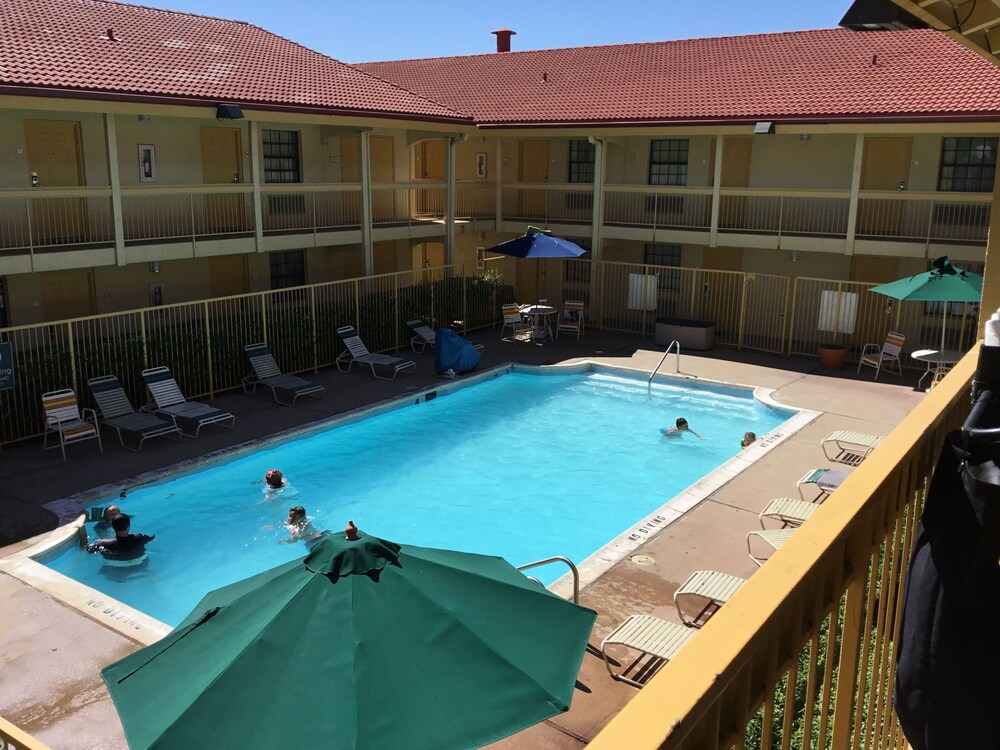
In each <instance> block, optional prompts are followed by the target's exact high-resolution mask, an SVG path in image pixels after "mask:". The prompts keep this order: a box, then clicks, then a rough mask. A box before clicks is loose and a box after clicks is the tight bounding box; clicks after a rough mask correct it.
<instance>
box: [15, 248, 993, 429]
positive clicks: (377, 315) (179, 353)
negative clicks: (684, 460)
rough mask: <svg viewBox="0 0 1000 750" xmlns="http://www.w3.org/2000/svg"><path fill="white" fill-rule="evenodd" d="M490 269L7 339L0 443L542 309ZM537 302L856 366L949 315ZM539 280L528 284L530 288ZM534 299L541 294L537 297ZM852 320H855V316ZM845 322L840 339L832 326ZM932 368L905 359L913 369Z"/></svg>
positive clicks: (428, 271)
mask: <svg viewBox="0 0 1000 750" xmlns="http://www.w3.org/2000/svg"><path fill="white" fill-rule="evenodd" d="M538 262H539V261H521V260H517V259H515V258H507V257H501V258H492V259H490V260H488V261H486V262H485V263H484V264H481V265H480V264H477V263H467V264H459V265H453V266H444V267H436V268H424V269H419V270H414V271H402V272H398V273H393V274H385V275H380V276H370V277H364V278H356V279H348V280H344V281H335V282H329V283H324V284H314V285H310V286H302V287H294V288H291V289H281V290H276V291H269V292H259V293H253V294H243V295H238V296H232V297H221V298H217V299H211V300H201V301H197V302H186V303H178V304H173V305H164V306H161V307H151V308H145V309H142V310H130V311H125V312H118V313H109V314H105V315H96V316H91V317H86V318H77V319H73V320H63V321H58V322H52V323H40V324H35V325H29V326H20V327H16V328H7V329H4V330H0V340H2V341H9V342H11V343H12V345H13V350H14V356H15V366H16V370H15V372H16V377H15V388H14V389H12V390H8V391H2V392H0V414H2V416H0V441H2V442H12V441H16V440H21V439H24V438H29V437H33V436H36V435H39V434H41V431H42V429H43V421H42V411H41V395H42V394H43V393H45V392H46V391H50V390H55V389H59V388H65V387H67V386H69V387H72V388H73V389H74V390H76V392H77V394H78V395H79V396H80V398H81V400H82V401H83V402H84V403H89V393H88V392H87V387H86V383H87V380H88V379H89V378H92V377H97V376H100V375H107V374H109V373H114V374H116V375H118V377H119V378H120V379H121V381H122V383H123V385H124V386H125V388H126V391H127V392H128V393H129V396H130V397H131V398H132V399H133V403H135V404H136V405H138V404H141V403H142V402H143V401H144V396H145V394H144V390H143V387H142V382H141V378H140V372H141V371H142V369H143V368H146V367H151V366H156V365H166V366H169V367H170V368H171V369H172V370H173V372H174V375H175V376H176V378H177V380H178V382H179V383H180V385H181V387H182V389H183V390H184V392H185V394H186V395H187V396H188V397H189V398H198V397H202V396H214V395H215V394H216V393H219V392H222V391H227V390H232V389H235V388H238V387H239V386H240V380H241V378H242V376H243V375H244V374H246V372H245V371H246V364H245V362H244V355H243V347H244V346H245V345H246V344H250V343H254V342H257V341H266V342H268V343H269V344H270V346H271V349H272V350H273V352H274V355H275V357H276V359H277V361H278V362H279V363H280V364H281V366H282V368H283V369H284V370H285V371H286V372H290V373H292V372H304V371H308V370H316V369H318V368H320V367H329V366H331V365H333V364H334V361H335V359H336V357H337V355H338V354H339V353H340V352H341V351H342V347H341V344H340V341H339V339H338V338H337V336H336V334H335V331H336V329H337V328H338V327H340V326H342V325H348V324H350V325H353V326H355V327H356V328H357V330H358V331H359V332H360V333H361V335H362V337H363V338H364V340H365V341H366V343H367V345H368V347H369V348H370V349H371V350H373V351H388V350H394V349H399V348H400V347H402V346H404V345H405V343H406V341H407V340H408V336H409V332H408V329H407V328H406V321H407V320H411V319H414V318H421V319H423V320H425V321H427V322H428V323H430V324H431V325H434V326H438V325H455V326H458V327H460V328H461V329H463V330H476V329H480V328H488V327H493V326H496V325H498V324H499V321H500V305H501V304H503V303H505V302H512V301H520V302H529V301H534V300H533V298H532V296H531V295H529V294H528V291H527V290H526V289H524V288H519V287H518V269H519V268H522V266H519V264H524V263H538ZM541 262H542V263H544V264H546V265H545V269H546V274H545V278H547V279H549V280H550V281H548V282H547V284H546V286H545V287H544V288H540V289H538V291H539V292H540V294H539V295H538V296H544V297H546V298H547V299H549V300H550V302H551V303H552V304H555V305H557V306H559V305H561V303H562V301H563V300H566V299H579V300H583V302H584V303H585V305H586V310H587V312H586V318H587V326H588V328H591V329H598V330H605V331H614V332H621V333H627V334H634V335H639V336H644V337H647V336H652V335H653V334H654V332H655V325H656V320H657V318H660V317H671V318H684V319H694V320H705V321H710V322H712V323H714V324H715V341H716V343H717V344H719V345H722V346H732V347H736V348H739V349H748V350H754V351H761V352H772V353H775V354H797V355H805V356H815V354H816V352H817V347H818V345H819V344H822V343H827V342H830V341H835V342H837V343H843V344H846V345H847V346H848V348H849V357H848V359H849V360H853V361H855V362H856V361H857V359H858V357H859V354H860V352H861V350H862V348H863V347H864V345H865V344H868V343H876V344H880V343H881V342H883V341H884V340H885V334H886V333H887V332H888V331H889V330H895V331H899V332H901V333H903V334H904V335H906V337H907V338H906V340H907V344H906V347H905V349H906V351H907V352H912V351H914V350H916V349H921V348H939V347H940V340H941V327H942V322H943V320H944V316H943V312H945V310H944V309H942V307H941V306H940V305H928V304H925V303H920V302H909V303H902V302H897V301H894V300H890V299H889V298H886V297H882V296H880V295H876V294H873V293H871V292H868V291H867V289H868V288H869V287H870V286H872V285H871V284H868V283H862V282H851V281H837V280H831V279H812V278H796V279H791V278H789V277H786V276H776V275H770V274H760V273H747V272H740V271H715V270H708V269H703V268H681V267H674V266H651V265H644V264H631V263H612V262H603V261H598V262H592V261H589V260H567V261H564V260H545V261H541ZM528 277H531V278H534V277H533V276H532V275H531V274H525V275H523V276H522V278H528ZM535 291H536V288H535V287H532V288H531V292H532V295H533V294H534V293H535ZM954 307H955V309H953V310H949V312H950V313H951V314H950V315H949V317H948V319H947V320H948V327H947V329H946V334H945V342H946V346H947V348H950V349H958V350H965V349H967V348H968V347H970V346H971V345H972V344H973V343H974V341H975V339H976V329H975V325H976V315H975V312H976V311H975V310H974V309H973V308H974V306H972V305H957V306H954ZM848 312H849V313H850V314H848ZM831 318H832V319H833V320H834V321H835V322H836V326H835V327H836V329H837V330H832V329H831V326H830V324H829V323H830V319H831ZM910 362H912V363H913V364H912V366H913V367H914V368H920V367H925V366H926V365H925V364H924V363H921V362H917V361H915V360H909V359H908V358H904V362H903V364H904V366H907V365H908V364H909V363H910Z"/></svg>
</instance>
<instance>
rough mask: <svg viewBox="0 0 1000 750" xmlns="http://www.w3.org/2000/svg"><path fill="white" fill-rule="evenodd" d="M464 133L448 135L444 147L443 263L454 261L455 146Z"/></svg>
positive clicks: (450, 263)
mask: <svg viewBox="0 0 1000 750" xmlns="http://www.w3.org/2000/svg"><path fill="white" fill-rule="evenodd" d="M464 140H465V135H457V136H449V137H448V138H446V139H445V149H444V179H445V183H444V264H445V265H446V266H450V265H452V264H453V263H454V262H455V147H456V146H458V144H459V143H461V142H462V141H464Z"/></svg>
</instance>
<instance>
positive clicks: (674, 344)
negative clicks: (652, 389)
mask: <svg viewBox="0 0 1000 750" xmlns="http://www.w3.org/2000/svg"><path fill="white" fill-rule="evenodd" d="M674 348H676V350H677V351H676V354H677V364H676V366H675V368H674V372H680V371H681V342H679V341H678V340H677V339H674V340H673V341H671V342H670V346H668V347H667V350H666V351H665V352H663V356H662V357H660V361H659V362H657V363H656V367H654V368H653V371H652V372H651V373H649V380H647V381H646V386H647V387H649V386H651V385H652V383H653V376H654V375H656V371H657V370H659V369H660V365H662V364H663V362H664V360H665V359H666V358H667V356H668V355H669V354H670V350H671V349H674Z"/></svg>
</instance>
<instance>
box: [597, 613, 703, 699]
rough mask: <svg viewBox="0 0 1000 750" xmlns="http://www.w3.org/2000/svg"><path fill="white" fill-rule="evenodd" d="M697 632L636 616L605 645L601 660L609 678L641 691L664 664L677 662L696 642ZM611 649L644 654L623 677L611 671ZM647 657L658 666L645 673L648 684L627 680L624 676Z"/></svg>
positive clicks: (609, 636) (606, 640)
mask: <svg viewBox="0 0 1000 750" xmlns="http://www.w3.org/2000/svg"><path fill="white" fill-rule="evenodd" d="M697 632H698V631H697V630H696V629H694V628H686V627H684V626H683V625H678V624H677V623H675V622H667V621H666V620H661V619H660V618H659V617H654V616H653V615H632V616H631V617H629V618H628V619H627V620H626V621H625V622H623V623H622V624H621V625H619V626H618V627H617V628H615V629H614V630H613V631H611V633H610V635H608V637H607V638H605V639H604V640H603V641H601V656H602V657H604V666H606V667H607V668H608V674H610V675H611V677H612V678H614V679H616V680H619V681H620V682H627V683H628V684H629V685H635V687H638V688H641V687H642V686H643V685H644V684H645V681H648V680H649V678H650V677H652V676H653V674H655V673H656V671H657V670H658V669H659V668H660V667H661V666H663V664H665V663H666V662H668V661H670V660H671V659H672V658H674V655H675V654H676V653H677V652H678V651H680V650H681V647H682V646H683V645H684V644H685V643H687V642H688V641H690V640H691V639H692V638H694V636H695V633H697ZM611 645H620V646H627V647H628V648H631V649H635V650H636V651H640V652H641V653H640V654H639V656H638V657H636V659H635V661H633V662H632V664H631V665H630V666H629V667H628V669H625V670H623V671H622V673H621V674H619V673H617V672H615V670H614V669H613V668H612V667H611V661H610V660H609V659H608V652H607V647H608V646H611ZM647 655H648V656H652V657H654V658H655V659H656V660H657V662H656V663H655V664H652V665H647V666H646V667H645V668H644V669H643V671H644V673H645V674H644V676H643V678H644V681H643V682H640V681H639V680H635V679H632V678H631V677H626V676H625V674H624V673H625V672H627V671H629V669H631V668H632V667H633V666H635V665H636V664H638V662H639V660H640V659H642V657H644V656H647ZM636 676H638V675H636Z"/></svg>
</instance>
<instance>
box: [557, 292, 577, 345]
mask: <svg viewBox="0 0 1000 750" xmlns="http://www.w3.org/2000/svg"><path fill="white" fill-rule="evenodd" d="M561 331H566V332H567V333H575V334H576V340H577V341H579V340H580V334H581V333H583V300H579V299H568V300H566V301H565V302H564V303H563V311H562V315H560V316H559V322H558V323H557V324H556V338H559V333H560V332H561Z"/></svg>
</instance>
